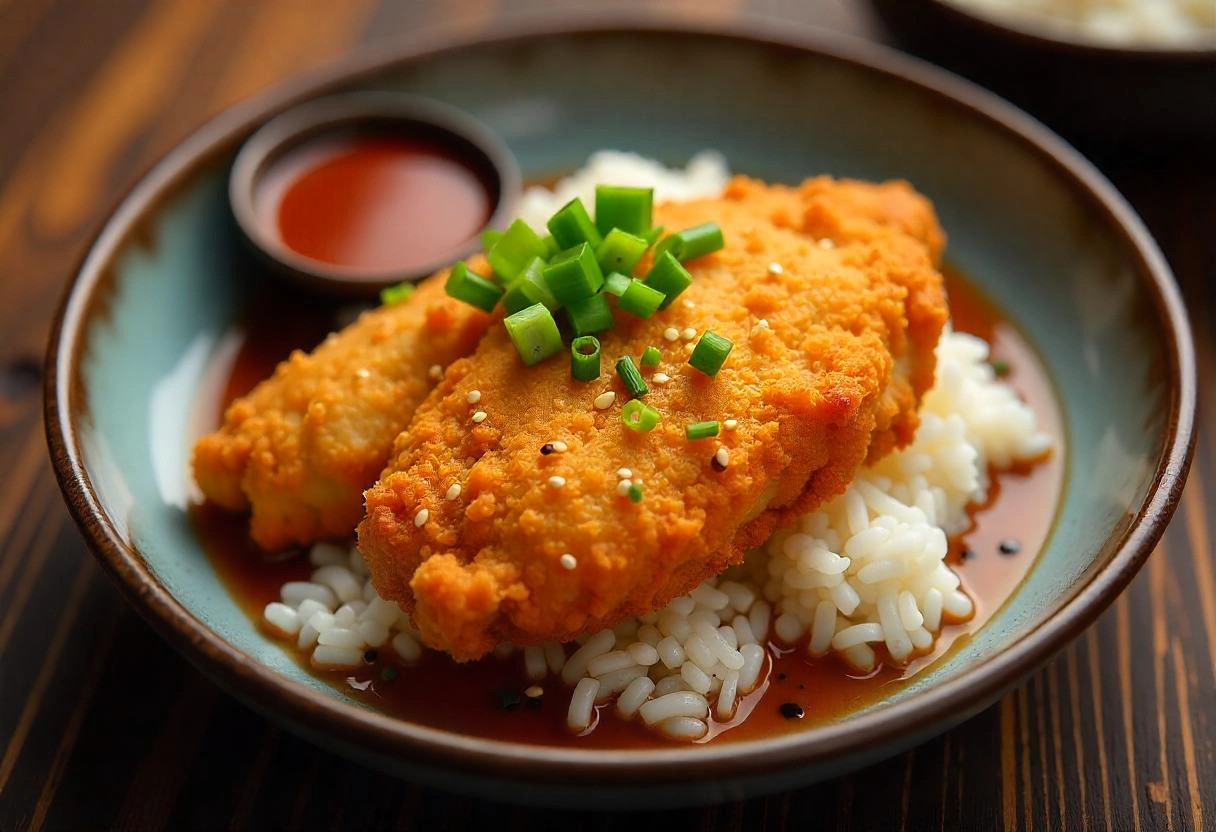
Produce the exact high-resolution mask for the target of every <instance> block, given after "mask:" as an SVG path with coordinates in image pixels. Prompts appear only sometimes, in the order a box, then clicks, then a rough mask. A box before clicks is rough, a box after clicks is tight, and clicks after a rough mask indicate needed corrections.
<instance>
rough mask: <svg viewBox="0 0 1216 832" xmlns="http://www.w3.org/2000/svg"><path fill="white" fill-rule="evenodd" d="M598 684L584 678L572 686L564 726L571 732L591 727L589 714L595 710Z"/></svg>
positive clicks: (593, 680)
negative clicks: (572, 691)
mask: <svg viewBox="0 0 1216 832" xmlns="http://www.w3.org/2000/svg"><path fill="white" fill-rule="evenodd" d="M599 691H600V683H599V682H598V681H596V680H595V679H592V678H591V677H589V676H588V677H584V678H582V679H580V680H579V682H578V684H577V685H575V686H574V693H573V694H572V695H571V696H570V707H569V708H568V709H567V711H566V725H567V726H568V727H569V728H570V730H572V731H586V730H587V729H588V728H590V727H591V714H592V712H593V711H594V709H595V697H596V696H597V695H598V694H599Z"/></svg>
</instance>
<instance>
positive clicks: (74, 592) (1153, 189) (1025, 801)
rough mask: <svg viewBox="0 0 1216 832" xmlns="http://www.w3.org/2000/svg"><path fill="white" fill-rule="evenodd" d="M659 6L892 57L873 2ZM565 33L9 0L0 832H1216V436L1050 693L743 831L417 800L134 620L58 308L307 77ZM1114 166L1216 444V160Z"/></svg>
mask: <svg viewBox="0 0 1216 832" xmlns="http://www.w3.org/2000/svg"><path fill="white" fill-rule="evenodd" d="M638 2H639V3H640V0H638ZM571 5H575V4H574V3H564V4H562V7H563V8H568V7H569V6H571ZM647 5H649V6H651V7H657V6H664V7H667V8H666V9H665V10H666V11H668V12H671V13H674V14H698V15H705V16H712V17H713V18H715V19H719V20H726V21H729V20H731V19H736V18H737V17H739V16H742V15H745V14H766V15H779V16H785V17H789V18H792V19H797V20H800V21H802V22H814V23H818V24H820V25H823V26H828V27H833V28H837V29H840V30H844V31H849V32H851V33H854V34H861V35H863V36H869V37H875V38H881V37H882V35H881V32H880V30H879V29H878V27H877V25H876V24H875V23H874V21H872V20H871V19H870V18H869V17H868V16H867V14H866V12H865V9H864V7H863V6H862V5H861V4H860V3H854V2H852V0H816V1H815V2H805V3H799V2H797V0H748V1H747V2H743V1H742V0H697V2H695V3H693V4H690V3H675V2H650V3H648V4H647ZM557 6H558V0H548V2H546V1H545V0H510V1H509V2H508V0H499V2H495V0H450V2H445V0H421V2H415V3H406V2H384V3H377V2H376V1H375V0H341V2H311V0H266V1H265V2H247V0H216V1H215V2H212V0H94V1H93V2H89V0H0V471H3V472H4V476H3V477H2V478H0V832H10V830H18V829H30V830H38V829H55V830H59V829H71V830H75V829H89V830H95V829H105V828H117V829H138V830H156V829H170V830H189V829H207V830H210V829H221V828H228V827H232V828H240V829H274V828H293V829H296V828H299V829H345V828H350V829H372V828H381V827H385V828H402V829H414V828H418V829H474V828H481V827H483V826H488V825H489V824H496V825H500V826H501V827H502V828H510V829H533V828H548V826H549V824H550V823H563V824H577V825H579V826H586V825H590V827H592V828H603V829H609V828H613V829H615V828H631V829H635V830H638V832H641V830H643V829H651V828H654V829H658V828H662V829H664V830H676V829H685V828H698V829H732V830H735V829H738V830H742V829H748V830H750V829H758V828H762V827H769V826H771V827H776V828H790V829H874V830H892V829H896V828H898V829H907V830H925V829H963V828H965V829H977V830H992V829H999V828H1005V829H1014V828H1035V829H1047V830H1069V831H1071V830H1078V829H1084V828H1093V829H1106V830H1125V829H1213V828H1216V578H1214V577H1213V572H1214V571H1216V566H1214V565H1213V563H1212V559H1213V553H1212V533H1213V525H1214V523H1216V510H1214V506H1213V503H1212V502H1210V500H1211V499H1212V495H1216V445H1214V444H1213V442H1212V438H1211V432H1210V430H1209V432H1208V433H1207V435H1205V436H1202V437H1201V440H1200V445H1199V449H1198V454H1197V457H1196V460H1195V465H1194V469H1193V471H1192V474H1191V482H1190V485H1189V486H1188V488H1187V490H1186V494H1185V497H1184V498H1183V502H1182V506H1181V508H1180V509H1179V512H1178V515H1177V517H1176V519H1175V521H1174V523H1173V525H1172V526H1171V527H1170V529H1169V531H1168V532H1167V534H1166V536H1165V539H1164V541H1163V543H1162V545H1161V547H1160V549H1159V551H1157V552H1156V553H1155V554H1154V556H1153V557H1152V559H1151V561H1150V563H1149V565H1148V566H1147V567H1146V569H1145V570H1144V572H1143V573H1141V575H1140V576H1139V577H1138V578H1137V579H1136V581H1135V583H1134V584H1133V585H1132V587H1131V588H1130V589H1129V590H1128V591H1127V592H1126V593H1124V595H1123V596H1122V597H1121V598H1120V599H1119V601H1118V602H1117V603H1116V604H1115V606H1114V608H1113V609H1111V610H1109V611H1108V612H1107V613H1106V614H1105V615H1104V616H1103V617H1102V619H1101V621H1100V622H1099V623H1098V624H1097V625H1096V626H1095V627H1093V628H1092V629H1091V630H1089V632H1087V633H1086V634H1085V635H1084V636H1083V637H1082V638H1081V639H1079V640H1078V641H1077V642H1076V643H1075V644H1073V645H1071V646H1070V647H1069V648H1068V649H1067V650H1065V651H1064V653H1063V654H1062V655H1060V656H1059V657H1057V658H1056V659H1055V660H1054V661H1053V662H1052V663H1051V664H1050V665H1048V666H1047V667H1046V668H1045V669H1044V670H1042V671H1041V672H1039V673H1038V674H1036V675H1035V676H1034V677H1032V678H1031V679H1030V681H1029V682H1028V683H1027V684H1026V685H1025V686H1024V687H1022V688H1021V689H1019V690H1017V691H1015V692H1014V693H1012V694H1010V695H1008V696H1007V697H1005V698H1004V699H1003V700H1002V701H1001V702H1000V703H999V704H997V705H995V706H993V707H992V708H990V709H989V710H987V711H986V712H984V713H983V714H981V715H980V716H978V717H976V718H975V719H973V720H971V721H970V722H968V723H966V724H965V725H963V726H961V727H960V728H958V729H956V730H954V731H952V732H950V733H948V734H946V735H944V736H942V737H939V738H938V739H936V740H933V741H932V742H929V743H927V744H925V745H923V746H921V747H919V748H917V749H915V750H913V751H911V752H909V753H907V754H905V755H903V756H902V757H898V758H895V759H892V760H889V761H887V762H884V763H881V764H879V765H877V766H875V767H873V768H871V769H868V770H866V771H862V772H859V773H857V774H855V775H852V776H849V777H844V778H842V779H839V780H835V781H831V782H827V783H822V784H819V785H817V786H813V787H811V788H808V789H804V790H802V791H798V792H794V793H790V794H784V795H778V796H774V797H770V798H767V799H759V800H753V801H749V802H746V803H739V804H734V805H725V806H719V807H712V808H707V809H698V810H690V811H680V812H669V813H661V814H655V815H644V816H643V815H637V816H617V817H607V816H600V817H594V818H583V817H578V816H577V815H574V814H572V813H556V812H536V811H529V810H525V809H517V808H512V807H504V806H497V805H493V804H488V803H481V802H477V801H472V800H467V799H459V798H453V797H451V796H449V795H446V794H443V793H440V792H436V791H429V790H424V789H421V788H417V787H414V786H411V785H408V784H403V783H401V782H398V781H396V780H393V779H391V778H388V777H386V776H384V775H381V774H378V773H376V772H373V771H368V770H366V769H363V768H361V767H359V766H357V765H354V764H352V763H349V762H347V761H345V760H343V759H341V758H338V757H335V756H333V755H331V754H328V753H326V752H324V751H321V750H318V749H317V748H315V747H313V746H312V745H310V744H308V743H306V742H303V741H301V740H299V739H296V738H295V737H293V736H292V735H290V734H288V733H285V732H284V731H282V730H280V729H278V728H277V727H275V726H274V725H272V724H270V723H269V722H267V721H266V720H264V719H262V718H261V717H259V716H256V715H255V714H254V713H252V712H251V711H250V710H249V709H248V708H246V707H244V706H243V705H241V704H239V703H237V702H236V701H235V700H233V699H231V698H229V697H228V696H226V695H224V694H223V693H221V692H219V691H218V690H217V689H216V688H215V686H214V685H212V684H211V683H210V682H208V681H207V680H206V679H204V678H203V677H202V676H200V675H199V673H198V672H197V671H195V670H194V669H193V668H192V667H191V666H189V665H188V664H187V663H186V662H185V661H184V660H182V659H181V658H180V657H179V656H177V655H176V654H175V653H173V652H172V651H171V650H170V649H169V648H168V647H166V646H165V645H164V644H163V643H162V642H161V641H160V640H159V639H158V638H157V637H156V636H154V635H153V634H152V631H151V630H150V629H149V628H148V627H147V626H146V625H145V624H144V623H143V622H142V621H141V620H140V619H139V618H138V617H137V616H136V615H135V614H134V613H133V612H131V611H130V610H129V609H128V608H127V606H126V605H125V604H124V603H123V602H122V600H121V599H120V598H119V595H118V593H117V592H116V591H115V589H114V588H113V587H112V586H110V584H109V582H108V581H107V580H106V579H105V578H104V577H103V576H102V573H101V570H100V569H98V567H97V566H96V565H95V564H94V562H93V559H92V558H91V557H90V556H89V554H88V552H87V551H86V548H85V545H84V543H83V541H82V539H81V537H80V535H79V534H78V533H77V531H76V529H75V527H74V526H73V525H72V523H71V522H70V521H69V519H68V515H67V512H66V510H65V509H64V507H63V504H62V501H61V500H60V495H59V492H58V489H57V488H56V486H55V483H54V479H53V477H52V474H51V470H50V467H49V465H48V463H47V459H46V450H45V445H44V441H43V430H42V412H41V406H40V402H41V397H40V394H39V384H40V378H41V369H40V363H41V357H42V352H43V347H44V341H45V338H46V334H47V330H48V326H49V322H50V317H51V313H52V309H53V307H54V305H55V303H56V300H57V298H58V296H59V294H60V291H61V289H62V287H63V286H64V283H65V282H66V281H67V280H68V278H69V275H70V273H71V270H72V267H73V265H74V264H75V262H76V261H77V259H78V258H79V256H80V255H81V253H82V251H83V250H84V247H85V245H86V243H87V241H88V240H89V238H90V237H91V235H92V234H93V233H94V231H95V230H96V229H97V227H98V225H99V224H100V223H101V222H102V220H103V219H104V218H105V217H106V215H107V214H108V212H109V210H110V208H111V207H112V206H113V204H114V203H115V200H116V199H117V198H118V197H119V196H120V195H121V194H122V193H123V191H124V190H125V189H126V188H127V187H128V186H129V185H131V183H132V182H133V181H134V180H135V179H136V177H137V176H138V175H139V173H140V172H141V171H143V170H144V169H146V168H147V167H148V166H149V165H150V164H151V163H152V162H153V161H155V160H156V159H157V158H158V157H160V156H161V155H162V154H163V153H164V152H165V151H166V150H167V149H168V148H170V147H171V146H172V145H174V144H175V143H177V142H178V141H179V140H181V139H182V138H183V137H185V136H186V135H187V134H188V133H189V132H190V131H191V130H193V129H194V128H195V127H196V126H198V125H199V124H200V123H201V122H202V121H203V120H204V119H206V118H207V117H209V116H210V115H212V114H214V113H215V112H217V111H219V110H220V109H222V108H223V107H225V106H227V105H228V104H230V103H232V102H233V101H235V100H237V99H239V98H242V97H244V96H247V95H249V94H251V93H253V92H255V91H257V90H259V89H261V88H263V87H265V86H267V85H269V84H271V83H273V82H275V81H277V80H278V79H280V78H282V77H284V76H287V75H290V74H292V73H294V72H297V71H298V70H301V69H305V68H307V67H310V66H313V65H316V64H319V63H321V62H323V61H325V60H327V59H329V58H331V57H333V56H336V55H339V54H341V53H343V52H345V51H347V50H349V49H351V48H354V47H355V46H356V45H358V44H360V43H363V42H368V41H372V40H380V39H384V38H388V37H391V36H393V35H397V34H401V33H408V32H412V31H414V30H415V29H418V28H421V27H423V26H426V25H429V24H434V23H437V22H442V21H456V22H457V23H458V24H459V25H462V26H466V27H468V29H470V30H477V29H482V28H487V27H489V26H491V25H492V24H493V22H494V20H495V19H498V18H501V17H504V16H507V15H510V14H512V13H513V12H515V11H517V10H518V9H523V8H530V9H536V8H551V9H554V8H557ZM1200 103H1201V102H1197V105H1199V104H1200ZM1208 104H1209V105H1210V104H1211V102H1210V101H1209V102H1208ZM1096 161H1097V162H1098V163H1099V165H1100V166H1101V167H1102V168H1103V169H1104V170H1105V171H1106V173H1107V174H1108V175H1110V176H1111V177H1112V178H1113V179H1114V181H1115V183H1116V184H1117V185H1118V186H1119V187H1120V189H1122V190H1123V192H1124V193H1125V194H1126V195H1127V196H1128V197H1129V198H1130V199H1131V201H1132V202H1133V203H1134V204H1135V206H1136V208H1137V209H1138V210H1139V211H1140V213H1141V215H1142V216H1143V217H1144V218H1145V220H1146V221H1147V222H1148V224H1149V226H1150V227H1151V229H1152V230H1153V232H1154V234H1156V236H1157V239H1158V240H1159V241H1160V243H1161V245H1162V247H1163V248H1164V250H1165V253H1166V255H1167V256H1168V257H1169V259H1170V262H1171V263H1172V265H1173V267H1174V269H1175V271H1176V272H1177V275H1178V278H1179V280H1180V282H1181V283H1182V286H1183V289H1184V291H1185V292H1186V294H1187V296H1188V299H1189V303H1190V307H1191V310H1192V316H1193V318H1194V321H1195V324H1196V327H1197V333H1198V338H1199V342H1200V343H1199V354H1200V372H1201V376H1202V377H1204V378H1205V379H1206V382H1205V383H1204V385H1203V387H1202V398H1203V401H1204V404H1205V406H1206V413H1207V416H1206V421H1207V422H1208V423H1209V425H1213V424H1216V372H1214V369H1213V368H1214V366H1216V350H1214V343H1213V319H1214V318H1216V313H1214V309H1216V302H1214V295H1216V156H1214V155H1213V154H1211V153H1209V154H1208V155H1207V158H1204V157H1203V155H1202V154H1201V153H1199V152H1190V153H1187V152H1185V151H1181V150H1172V149H1171V150H1163V151H1162V152H1160V153H1158V154H1147V155H1146V154H1139V153H1138V154H1130V153H1118V152H1109V151H1107V152H1101V153H1099V154H1098V155H1097V156H1096ZM1205 218H1206V219H1205ZM1078 474H1081V475H1083V472H1078Z"/></svg>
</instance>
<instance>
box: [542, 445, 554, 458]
mask: <svg viewBox="0 0 1216 832" xmlns="http://www.w3.org/2000/svg"><path fill="white" fill-rule="evenodd" d="M554 450H555V448H554V447H553V443H552V442H546V443H545V444H543V445H541V446H540V455H541V456H548V455H549V454H551V453H553V451H554Z"/></svg>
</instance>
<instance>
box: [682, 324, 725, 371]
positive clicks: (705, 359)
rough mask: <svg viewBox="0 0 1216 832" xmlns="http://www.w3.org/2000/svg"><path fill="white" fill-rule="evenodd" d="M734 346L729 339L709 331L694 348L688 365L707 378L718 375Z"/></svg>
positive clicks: (706, 331)
mask: <svg viewBox="0 0 1216 832" xmlns="http://www.w3.org/2000/svg"><path fill="white" fill-rule="evenodd" d="M734 346H735V345H734V344H732V343H731V342H730V341H729V340H728V339H726V338H723V337H722V336H721V335H719V334H717V333H716V332H712V331H710V330H708V329H707V330H705V334H704V335H702V336H701V340H699V341H697V345H696V346H695V347H693V350H692V355H690V356H688V363H689V364H691V365H692V366H693V367H695V368H696V369H698V370H700V371H701V372H703V373H705V375H707V376H713V375H717V374H718V370H721V369H722V365H723V364H724V363H725V362H726V356H728V355H730V351H731V349H732V348H733V347H734Z"/></svg>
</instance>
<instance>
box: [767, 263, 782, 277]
mask: <svg viewBox="0 0 1216 832" xmlns="http://www.w3.org/2000/svg"><path fill="white" fill-rule="evenodd" d="M784 271H785V269H783V268H782V267H781V264H780V263H769V264H768V273H769V274H781V273H782V272H784Z"/></svg>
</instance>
